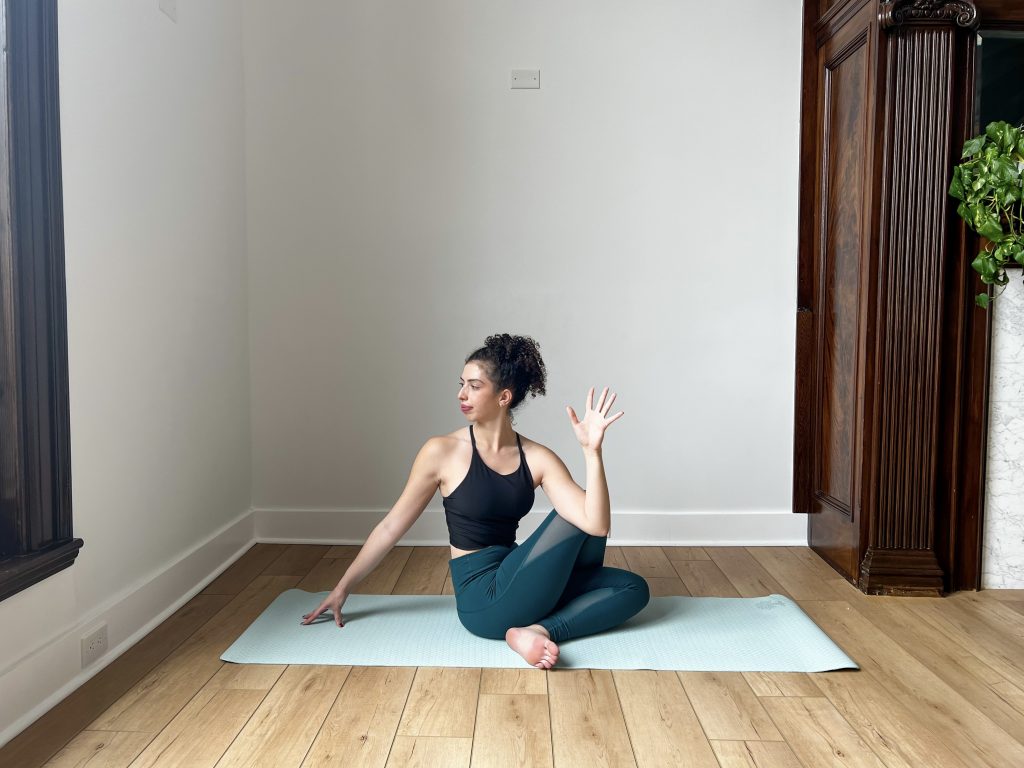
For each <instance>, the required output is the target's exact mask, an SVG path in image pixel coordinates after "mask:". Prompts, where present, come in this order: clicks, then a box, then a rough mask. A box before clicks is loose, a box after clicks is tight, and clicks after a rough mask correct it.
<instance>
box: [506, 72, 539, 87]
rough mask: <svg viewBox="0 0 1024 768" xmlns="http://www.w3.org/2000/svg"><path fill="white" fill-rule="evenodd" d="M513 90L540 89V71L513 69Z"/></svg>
mask: <svg viewBox="0 0 1024 768" xmlns="http://www.w3.org/2000/svg"><path fill="white" fill-rule="evenodd" d="M512 87H513V88H540V70H539V69H513V70H512Z"/></svg>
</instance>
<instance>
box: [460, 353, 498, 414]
mask: <svg viewBox="0 0 1024 768" xmlns="http://www.w3.org/2000/svg"><path fill="white" fill-rule="evenodd" d="M459 406H460V407H461V408H462V412H463V413H464V414H466V415H467V416H470V417H472V418H477V419H479V418H481V417H483V418H487V417H490V416H493V415H494V414H495V413H496V412H498V411H499V410H501V409H500V407H499V406H498V397H497V396H496V395H495V394H494V387H493V386H492V384H491V382H490V380H488V378H487V375H486V374H485V373H484V371H483V369H482V368H481V367H480V366H479V365H477V364H476V363H466V367H465V368H463V369H462V376H460V377H459Z"/></svg>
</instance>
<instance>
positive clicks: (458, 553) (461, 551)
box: [451, 547, 480, 560]
mask: <svg viewBox="0 0 1024 768" xmlns="http://www.w3.org/2000/svg"><path fill="white" fill-rule="evenodd" d="M451 549H452V560H454V559H455V558H456V557H462V556H463V555H471V554H473V553H474V552H479V551H480V550H479V549H459V548H458V547H452V548H451Z"/></svg>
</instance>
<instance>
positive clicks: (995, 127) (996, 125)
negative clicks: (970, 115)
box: [985, 120, 1006, 144]
mask: <svg viewBox="0 0 1024 768" xmlns="http://www.w3.org/2000/svg"><path fill="white" fill-rule="evenodd" d="M1005 127H1006V121H1005V120H996V121H995V122H992V123H989V124H988V125H986V126H985V135H986V136H988V137H989V138H990V139H992V141H993V142H995V143H996V144H998V143H999V138H1000V137H1001V136H1002V134H1003V130H1004V129H1005Z"/></svg>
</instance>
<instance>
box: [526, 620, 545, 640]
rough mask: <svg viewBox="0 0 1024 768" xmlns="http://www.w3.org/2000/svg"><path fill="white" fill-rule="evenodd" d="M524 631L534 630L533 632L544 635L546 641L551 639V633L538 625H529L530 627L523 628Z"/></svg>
mask: <svg viewBox="0 0 1024 768" xmlns="http://www.w3.org/2000/svg"><path fill="white" fill-rule="evenodd" d="M524 629H532V630H534V631H536V632H540V633H541V634H542V635H544V637H546V638H547V639H548V640H550V639H551V633H550V632H548V631H547V630H546V629H545V628H544V627H542V626H541V625H540V624H531V625H530V626H528V627H524Z"/></svg>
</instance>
